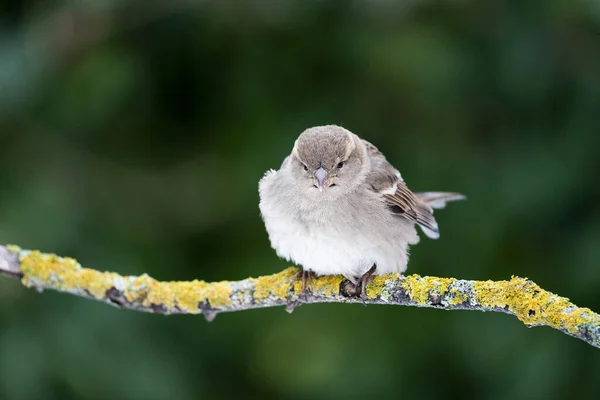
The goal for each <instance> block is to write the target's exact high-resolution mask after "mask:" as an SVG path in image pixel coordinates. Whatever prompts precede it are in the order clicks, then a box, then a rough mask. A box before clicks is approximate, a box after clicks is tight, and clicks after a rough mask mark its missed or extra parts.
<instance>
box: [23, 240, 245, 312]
mask: <svg viewBox="0 0 600 400" xmlns="http://www.w3.org/2000/svg"><path fill="white" fill-rule="evenodd" d="M20 259H21V270H22V271H23V279H22V282H23V284H24V285H25V286H28V287H31V286H38V287H40V286H41V287H44V286H47V287H52V288H55V289H58V290H61V291H66V292H69V291H70V292H75V291H80V292H87V293H89V294H90V295H91V296H93V297H94V298H96V299H104V298H105V297H106V293H107V291H108V290H110V289H111V288H113V287H117V288H118V289H119V290H120V291H122V292H123V295H124V297H125V298H126V299H127V301H129V302H131V303H141V304H143V305H144V306H146V307H150V306H151V305H153V304H155V305H160V306H162V307H165V308H166V309H167V310H174V309H175V308H176V307H177V308H179V309H181V310H184V311H186V312H189V313H198V312H199V311H198V306H199V304H200V303H201V302H204V301H208V302H209V303H210V305H211V306H212V307H215V308H221V307H225V306H227V305H229V304H231V298H230V296H231V294H232V292H233V290H232V288H231V284H230V283H229V282H215V283H206V282H203V281H192V282H158V281H156V280H154V279H152V278H150V277H149V276H148V275H142V276H140V277H122V276H120V275H118V274H115V273H112V272H100V271H96V270H92V269H86V268H82V267H81V266H80V265H79V263H78V262H77V261H76V260H74V259H72V258H67V257H65V258H62V257H58V256H57V255H55V254H42V253H40V252H39V251H32V252H30V253H28V254H24V255H22V256H21V257H20Z"/></svg>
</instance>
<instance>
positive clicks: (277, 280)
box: [249, 267, 298, 301]
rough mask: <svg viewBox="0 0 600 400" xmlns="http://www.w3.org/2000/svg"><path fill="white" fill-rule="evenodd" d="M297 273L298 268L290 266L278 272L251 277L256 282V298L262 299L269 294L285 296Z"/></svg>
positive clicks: (278, 296) (279, 296)
mask: <svg viewBox="0 0 600 400" xmlns="http://www.w3.org/2000/svg"><path fill="white" fill-rule="evenodd" d="M297 273H298V269H297V268H293V267H290V268H286V269H284V270H283V271H281V272H279V273H277V274H273V275H267V276H261V277H259V278H249V279H250V281H251V282H252V283H254V299H255V300H259V301H260V300H264V299H266V298H267V297H269V296H274V297H277V298H280V299H283V298H285V297H286V296H287V291H288V289H289V287H290V284H291V282H292V279H293V278H294V276H295V275H296V274H297Z"/></svg>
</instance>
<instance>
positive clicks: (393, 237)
mask: <svg viewBox="0 0 600 400" xmlns="http://www.w3.org/2000/svg"><path fill="white" fill-rule="evenodd" d="M259 193H260V206H259V207H260V211H261V215H262V218H263V220H264V222H265V226H266V229H267V232H268V234H269V239H270V241H271V246H272V247H273V248H274V249H275V251H276V252H277V255H278V256H280V257H282V258H285V259H286V260H288V261H292V262H294V263H297V264H300V265H302V267H303V273H302V280H303V291H305V289H306V280H307V278H308V277H309V276H310V274H311V273H315V274H317V275H337V274H340V275H344V276H345V277H346V278H348V279H349V280H351V281H352V282H353V283H354V284H355V285H357V286H360V290H361V293H362V296H363V298H364V296H365V285H366V282H367V280H368V279H370V278H371V276H372V275H373V274H389V273H394V272H397V273H399V274H402V273H403V272H404V271H406V266H407V263H408V246H409V245H414V244H417V243H418V242H419V236H418V235H417V231H416V229H415V225H419V226H420V227H421V229H422V231H423V232H424V233H425V235H427V236H428V237H430V238H432V239H437V238H438V237H439V230H438V224H437V222H436V221H435V218H434V217H433V209H435V208H443V207H444V206H445V205H446V202H448V201H453V200H462V199H465V196H463V195H461V194H458V193H446V192H425V193H413V192H411V191H410V189H409V188H408V187H407V186H406V184H405V183H404V180H403V179H402V177H401V175H400V172H398V170H397V169H395V168H394V167H393V166H392V165H391V164H390V163H389V162H388V161H387V160H386V159H385V157H384V156H383V154H381V152H380V151H379V150H378V149H377V148H376V147H375V146H373V145H372V144H371V143H369V142H367V141H366V140H362V139H360V138H359V137H358V136H357V135H355V134H353V133H352V132H350V131H348V130H346V129H344V128H342V127H340V126H336V125H326V126H317V127H314V128H309V129H307V130H305V131H304V132H302V134H301V135H300V136H299V137H298V139H297V140H296V143H295V144H294V148H293V149H292V153H291V154H290V155H289V156H288V157H286V158H285V160H284V161H283V164H282V165H281V168H280V169H279V170H278V171H275V170H270V171H267V173H266V174H265V176H264V177H263V178H262V179H261V180H260V183H259Z"/></svg>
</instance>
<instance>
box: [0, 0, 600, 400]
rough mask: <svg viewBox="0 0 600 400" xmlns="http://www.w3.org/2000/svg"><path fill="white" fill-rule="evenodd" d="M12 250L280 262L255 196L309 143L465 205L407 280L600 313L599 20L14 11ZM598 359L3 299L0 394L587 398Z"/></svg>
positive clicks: (283, 7) (362, 326)
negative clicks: (491, 286)
mask: <svg viewBox="0 0 600 400" xmlns="http://www.w3.org/2000/svg"><path fill="white" fill-rule="evenodd" d="M0 10H1V11H0V134H1V135H0V138H1V142H0V143H1V147H0V148H1V153H0V154H1V157H0V182H1V183H0V190H1V192H0V193H1V196H0V211H1V212H0V243H15V244H18V245H20V246H22V247H25V248H30V249H40V250H42V251H49V252H56V253H58V254H60V255H68V256H72V257H75V258H77V259H78V260H79V261H80V262H81V263H82V264H83V265H84V266H87V267H91V268H97V269H101V270H113V271H116V272H119V273H122V274H142V273H144V272H146V273H148V274H150V275H151V276H153V277H154V278H157V279H160V280H190V279H196V278H197V279H205V280H223V279H228V280H237V279H243V278H246V277H248V276H258V275H264V274H270V273H274V272H277V271H279V270H281V269H283V268H284V267H286V266H287V265H288V264H287V263H286V262H284V261H282V260H279V259H278V258H277V257H276V255H275V253H274V251H272V250H271V248H270V246H269V242H268V239H267V235H266V232H265V230H264V227H263V224H262V221H261V219H260V216H259V213H258V193H257V182H258V180H259V179H260V178H261V176H262V174H263V173H264V172H265V171H266V170H267V169H269V168H278V167H279V165H280V163H281V161H282V160H283V158H284V156H285V155H286V154H288V153H289V151H290V150H291V147H292V145H293V142H294V139H295V138H296V136H297V135H298V134H299V133H300V132H301V131H302V130H304V129H305V128H307V127H310V126H314V125H322V124H329V123H334V124H340V125H343V126H344V127H346V128H348V129H350V130H352V131H354V132H355V133H357V134H359V135H361V136H362V137H364V138H366V139H367V140H369V141H372V142H373V143H374V144H375V145H377V146H378V147H379V148H380V149H381V150H382V151H384V153H385V154H386V155H387V157H388V159H389V160H390V161H391V162H392V163H393V164H394V165H395V166H396V167H398V168H399V169H400V170H401V171H402V174H403V176H404V178H405V180H406V181H407V183H408V184H409V186H410V187H411V188H412V189H413V190H416V191H423V190H452V191H459V192H462V193H464V194H466V195H467V196H468V197H469V200H468V201H467V202H463V203H457V204H452V205H451V207H449V208H448V209H446V210H443V211H441V212H438V213H437V214H436V215H437V218H438V221H439V223H440V226H441V231H442V236H441V239H440V240H438V241H431V240H426V239H423V240H422V241H421V244H419V245H418V246H416V247H414V248H413V251H412V260H411V263H410V265H409V270H408V273H419V274H423V275H439V276H446V277H459V278H465V279H483V280H485V279H494V280H498V279H507V278H510V276H511V275H513V274H514V275H519V276H526V277H529V278H530V279H532V280H534V281H535V282H537V283H538V284H540V285H541V286H542V287H543V288H545V289H548V290H551V291H553V292H555V293H558V294H561V295H563V296H567V297H569V298H570V299H571V300H572V301H574V302H575V303H576V304H578V305H582V306H588V307H590V308H592V309H593V310H596V311H600V297H599V295H598V287H599V285H600V268H598V265H599V262H600V211H599V208H598V206H597V204H598V201H599V200H600V189H599V188H598V172H599V170H600V158H599V150H600V123H599V119H598V118H599V112H600V4H599V3H598V2H597V1H591V0H589V1H584V0H581V1H577V0H575V1H564V0H561V1H545V2H539V1H533V0H531V1H513V2H510V1H501V0H490V1H438V2H433V1H425V0H422V1H402V2H392V1H383V0H380V1H365V2H358V1H357V2H350V1H346V2H344V1H285V2H284V1H275V0H272V1H261V2H258V1H257V2H250V1H237V2H234V1H221V2H207V1H197V2H193V1H183V0H177V1H171V2H165V1H132V0H119V1H116V0H110V1H109V0H106V1H98V0H85V1H83V0H81V1H68V2H67V1H61V0H57V1H7V2H2V5H1V6H0ZM599 376H600V352H599V351H598V350H597V349H594V348H592V347H590V346H589V345H587V344H585V343H584V342H581V341H578V340H576V339H573V338H570V337H568V336H566V335H564V334H561V333H560V332H558V331H554V330H551V329H549V328H535V329H527V328H525V327H524V326H523V324H521V323H520V322H519V321H518V320H517V319H516V318H513V317H510V316H507V315H503V314H497V313H486V314H484V313H477V312H443V311H439V310H432V309H416V308H407V307H384V306H370V307H366V308H365V307H363V306H361V305H352V306H350V305H340V304H329V305H311V306H305V307H300V308H298V309H296V311H294V313H293V314H291V315H288V314H286V313H285V311H284V310H283V309H282V308H279V309H264V310H254V311H245V312H239V313H231V314H222V315H219V316H218V317H217V319H216V320H215V321H214V322H212V323H207V322H205V321H204V319H203V318H202V317H200V316H171V317H165V316H160V315H149V314H141V313H135V312H128V311H121V310H117V309H115V308H111V307H108V306H106V305H104V304H100V303H95V302H91V301H87V300H82V299H78V298H75V297H71V296H67V295H61V294H57V293H51V292H47V293H44V294H41V295H40V294H37V293H35V292H34V291H30V290H27V289H25V288H23V287H21V286H20V285H19V283H18V282H16V281H10V280H7V279H0V399H2V400H13V399H149V400H153V399H199V398H211V399H213V398H214V399H227V398H268V397H278V398H287V399H298V398H324V399H334V398H366V397H373V398H397V397H406V398H422V399H429V398H452V397H456V398H462V399H514V398H526V399H564V398H599V396H600V380H599V379H598V377H599Z"/></svg>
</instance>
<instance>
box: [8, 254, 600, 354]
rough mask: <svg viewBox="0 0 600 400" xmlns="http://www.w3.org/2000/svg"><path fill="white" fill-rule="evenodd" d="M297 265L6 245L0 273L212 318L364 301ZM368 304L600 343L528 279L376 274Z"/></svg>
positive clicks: (38, 285) (599, 320) (593, 321)
mask: <svg viewBox="0 0 600 400" xmlns="http://www.w3.org/2000/svg"><path fill="white" fill-rule="evenodd" d="M297 271H298V270H297V269H296V268H288V269H285V270H283V271H281V272H279V273H277V274H274V275H267V276H262V277H259V278H247V279H244V280H241V281H231V282H229V281H223V282H212V283H209V282H204V281H198V280H194V281H191V282H159V281H157V280H155V279H153V278H151V277H150V276H148V275H146V274H143V275H141V276H121V275H118V274H116V273H113V272H100V271H96V270H93V269H88V268H82V267H81V265H79V263H78V262H77V261H76V260H74V259H72V258H67V257H64V258H63V257H59V256H57V255H54V254H44V253H40V252H39V251H29V250H22V249H20V248H19V247H18V246H14V245H9V246H0V275H5V276H7V277H11V278H20V279H21V282H22V283H23V285H25V286H26V287H30V288H35V289H37V290H39V291H42V290H44V289H52V290H56V291H59V292H63V293H70V294H74V295H76V296H81V297H86V298H89V299H93V300H97V301H102V302H104V303H107V304H110V305H113V306H115V307H117V308H124V309H129V310H135V311H143V312H150V313H156V314H165V315H168V314H203V315H204V317H205V318H206V319H207V320H209V321H211V320H213V319H214V318H215V316H216V315H217V314H218V313H220V312H229V311H241V310H247V309H251V308H265V307H275V306H286V309H287V310H288V312H291V311H292V310H293V309H294V307H296V306H299V305H302V304H312V303H361V302H362V300H361V299H360V298H359V297H357V296H356V293H355V290H354V285H352V284H351V283H350V282H349V281H347V280H345V279H344V278H343V277H341V276H322V277H319V278H317V279H313V280H312V281H311V282H310V284H309V287H308V293H307V294H306V295H302V294H300V292H301V282H299V281H296V280H295V279H294V275H295V274H296V272H297ZM366 293H367V299H366V301H365V303H366V304H392V305H404V306H415V307H432V308H439V309H443V310H475V311H496V312H503V313H506V314H510V315H514V316H516V317H517V318H518V319H519V320H521V321H522V322H523V323H524V324H525V325H526V326H528V327H533V326H549V327H551V328H554V329H558V330H560V331H561V332H563V333H566V334H567V335H570V336H573V337H576V338H578V339H581V340H583V341H584V342H586V343H588V344H591V345H592V346H595V347H600V315H598V314H596V313H594V312H593V311H591V310H590V309H588V308H580V307H577V306H576V305H574V304H573V303H571V302H570V301H569V300H568V299H567V298H564V297H560V296H557V295H555V294H553V293H550V292H547V291H545V290H544V289H542V288H540V287H539V286H538V285H536V284H535V283H533V282H532V281H530V280H527V279H526V278H519V277H513V278H512V279H511V280H510V281H498V282H494V281H485V282H483V281H468V280H459V279H454V278H436V277H431V276H429V277H427V276H426V277H421V276H419V275H410V276H406V277H404V278H403V279H402V280H400V279H398V276H397V275H383V276H376V277H375V278H374V282H373V283H372V284H369V285H368V286H367V291H366Z"/></svg>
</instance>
